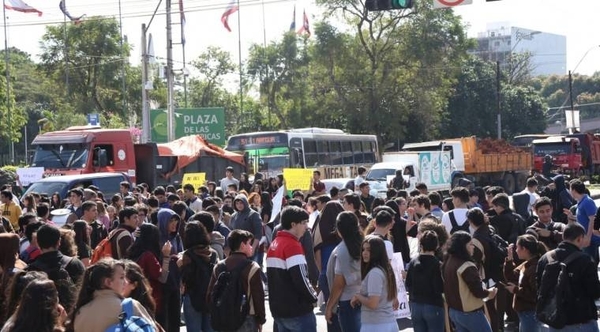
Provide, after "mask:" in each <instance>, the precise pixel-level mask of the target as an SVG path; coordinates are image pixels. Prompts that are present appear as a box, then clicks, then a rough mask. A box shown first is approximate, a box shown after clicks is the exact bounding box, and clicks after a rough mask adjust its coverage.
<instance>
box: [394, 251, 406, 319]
mask: <svg viewBox="0 0 600 332" xmlns="http://www.w3.org/2000/svg"><path fill="white" fill-rule="evenodd" d="M391 263H392V269H394V275H395V276H396V287H397V288H398V303H399V304H400V306H399V307H398V310H396V311H394V317H396V319H399V318H410V307H409V306H408V296H407V294H406V287H404V279H403V278H402V272H403V271H404V261H403V260H402V253H399V252H396V253H394V258H392V262H391Z"/></svg>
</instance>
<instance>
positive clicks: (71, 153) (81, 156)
mask: <svg viewBox="0 0 600 332" xmlns="http://www.w3.org/2000/svg"><path fill="white" fill-rule="evenodd" d="M88 155H89V153H88V146H87V145H84V144H40V145H38V146H37V148H36V149H35V155H34V156H33V162H32V163H31V166H32V167H44V168H50V169H61V168H84V167H85V165H86V163H87V158H88Z"/></svg>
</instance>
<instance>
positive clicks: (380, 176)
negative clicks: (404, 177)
mask: <svg viewBox="0 0 600 332" xmlns="http://www.w3.org/2000/svg"><path fill="white" fill-rule="evenodd" d="M390 175H394V176H395V175H396V170H395V169H393V168H378V169H371V170H370V171H369V173H367V180H368V181H387V177H388V176H390Z"/></svg>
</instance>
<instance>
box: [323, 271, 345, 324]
mask: <svg viewBox="0 0 600 332" xmlns="http://www.w3.org/2000/svg"><path fill="white" fill-rule="evenodd" d="M318 284H319V289H320V290H321V292H323V301H325V303H327V300H328V299H329V283H328V282H327V276H326V275H325V273H321V274H320V275H319V280H318ZM341 331H342V330H341V328H340V322H339V318H338V317H337V314H333V317H331V324H329V323H327V332H341Z"/></svg>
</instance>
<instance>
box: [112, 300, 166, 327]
mask: <svg viewBox="0 0 600 332" xmlns="http://www.w3.org/2000/svg"><path fill="white" fill-rule="evenodd" d="M121 309H122V310H123V311H122V312H121V314H120V315H119V322H118V323H117V324H114V325H112V326H109V327H108V328H107V329H106V332H127V331H129V332H134V331H135V332H154V331H156V330H155V328H154V326H152V324H150V323H149V322H148V321H147V320H146V319H145V318H142V317H139V316H135V315H134V314H133V300H132V299H131V298H130V297H128V298H126V299H123V301H121Z"/></svg>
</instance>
